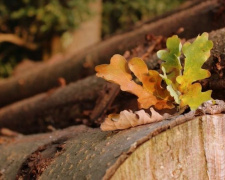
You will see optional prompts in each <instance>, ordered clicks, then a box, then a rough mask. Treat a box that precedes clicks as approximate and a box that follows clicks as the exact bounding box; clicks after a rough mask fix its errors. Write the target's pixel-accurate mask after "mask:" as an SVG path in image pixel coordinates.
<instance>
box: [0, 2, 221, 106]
mask: <svg viewBox="0 0 225 180" xmlns="http://www.w3.org/2000/svg"><path fill="white" fill-rule="evenodd" d="M217 7H218V3H217V1H216V0H213V1H206V2H202V3H200V4H197V5H195V6H193V7H190V8H187V9H184V10H182V11H180V12H178V13H174V14H172V15H170V16H168V17H164V18H163V19H159V20H157V21H155V22H152V23H150V24H144V25H143V26H141V27H139V28H138V29H136V30H133V31H131V32H128V33H125V34H120V35H116V36H114V37H112V38H110V39H108V40H105V41H103V42H102V43H99V44H97V45H95V46H93V47H90V48H89V49H85V50H84V51H81V52H80V53H79V54H75V55H70V57H67V58H65V59H62V60H60V61H57V62H55V63H49V64H43V65H42V66H40V67H37V68H36V69H32V71H27V72H26V73H23V74H21V75H20V76H17V77H13V78H9V79H7V80H4V81H1V82H0V99H1V101H0V107H2V106H4V105H6V104H10V103H12V102H15V101H18V100H21V99H23V98H26V97H30V96H33V95H35V94H38V93H41V92H44V91H46V90H48V89H50V88H52V87H56V86H57V80H58V78H60V77H62V78H64V79H65V80H66V82H71V81H75V80H77V79H80V78H81V77H84V76H87V75H90V74H93V73H94V68H93V67H94V66H95V65H97V64H101V63H104V62H108V61H109V59H110V57H111V56H112V55H113V54H115V53H122V54H123V53H124V51H125V50H127V49H131V48H133V47H135V46H136V45H137V44H138V43H143V42H144V41H145V38H144V37H145V35H146V34H148V33H151V34H156V35H164V36H170V35H171V34H173V33H174V32H176V31H177V30H178V29H179V28H180V27H183V28H184V32H182V34H181V36H182V37H185V38H190V37H194V36H196V35H197V34H198V33H201V32H203V31H210V30H212V29H215V28H218V27H222V26H224V22H222V21H220V18H217V19H215V20H214V19H213V18H212V17H213V16H214V15H213V14H214V13H213V11H215V10H216V8H217ZM199 22H201V23H199ZM213 24H214V25H213ZM215 24H216V25H215Z"/></svg>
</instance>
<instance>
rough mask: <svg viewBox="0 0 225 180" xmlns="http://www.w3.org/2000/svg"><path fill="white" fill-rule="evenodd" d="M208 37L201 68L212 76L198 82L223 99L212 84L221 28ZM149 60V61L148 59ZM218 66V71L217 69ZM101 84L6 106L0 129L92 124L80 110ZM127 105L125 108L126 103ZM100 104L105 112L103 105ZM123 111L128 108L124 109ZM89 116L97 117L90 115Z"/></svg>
mask: <svg viewBox="0 0 225 180" xmlns="http://www.w3.org/2000/svg"><path fill="white" fill-rule="evenodd" d="M209 38H210V39H211V40H213V42H214V47H213V50H212V51H211V56H210V58H209V59H208V61H207V62H206V63H205V66H204V68H206V69H209V70H210V71H211V73H212V76H211V77H210V78H209V79H208V80H204V81H202V82H201V83H202V84H203V87H204V89H207V90H208V89H212V90H213V98H216V99H225V94H224V91H225V86H222V85H221V86H218V85H217V86H215V85H214V83H215V82H219V81H224V79H225V66H223V64H225V57H224V56H222V55H223V54H225V49H224V47H225V28H223V29H220V30H217V31H213V32H211V33H210V37H209ZM219 60H220V63H219V62H218V61H219ZM149 61H151V60H150V59H149ZM156 62H157V60H156ZM218 63H219V64H220V66H221V68H218ZM152 64H154V63H152ZM155 65H157V63H155ZM104 84H105V82H104V80H102V79H100V78H96V77H95V76H90V77H88V78H85V79H83V80H80V81H78V82H76V83H71V84H69V85H68V86H65V87H60V88H58V89H56V90H53V91H50V92H47V93H43V94H40V95H37V96H35V97H32V98H29V99H25V100H23V101H20V102H17V103H14V104H12V105H9V106H6V107H4V108H2V109H0V128H1V127H5V128H9V129H11V130H14V131H18V132H21V133H25V134H29V133H36V132H46V131H48V126H49V125H51V126H53V127H55V128H64V127H68V126H69V125H73V124H77V123H82V121H80V119H84V120H85V121H87V122H88V123H86V124H89V125H92V124H93V118H90V114H86V115H84V114H85V113H84V111H86V112H87V111H91V110H93V109H94V107H95V102H96V100H97V98H98V96H99V92H100V91H101V90H102V89H103V86H104ZM105 103H108V102H105ZM127 104H128V106H129V103H127ZM100 105H101V106H103V108H105V109H107V108H106V107H105V105H106V104H100ZM126 108H127V109H128V107H126ZM97 113H99V112H97ZM100 113H101V112H100ZM91 116H95V117H94V118H98V117H96V116H97V115H94V114H92V115H91ZM98 123H99V122H98Z"/></svg>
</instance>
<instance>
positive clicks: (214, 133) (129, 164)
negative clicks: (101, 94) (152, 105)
mask: <svg viewBox="0 0 225 180" xmlns="http://www.w3.org/2000/svg"><path fill="white" fill-rule="evenodd" d="M224 110H225V109H224ZM192 118H193V116H192V115H191V114H187V115H185V116H179V117H177V118H174V119H171V120H165V121H162V122H159V123H155V124H150V125H145V126H139V127H136V128H131V129H128V130H124V131H120V132H101V131H100V130H99V129H90V128H87V127H84V126H78V127H70V128H68V129H65V130H62V131H56V132H54V133H50V134H39V135H33V136H21V137H18V138H15V139H12V140H11V141H10V142H7V143H5V144H2V145H0V150H1V155H0V177H1V179H15V178H16V177H17V178H18V179H19V178H20V177H28V178H32V177H35V178H36V177H39V179H93V180H94V179H102V178H103V179H110V178H112V179H150V178H152V179H174V178H178V179H179V178H181V179H185V178H187V179H199V177H202V178H200V179H223V178H224V169H223V168H222V167H223V166H224V159H225V155H224V153H223V147H224V146H225V144H224V141H223V137H224V135H225V134H224V132H225V123H224V122H225V115H224V114H217V115H204V116H200V117H196V118H194V119H192ZM189 120H191V121H189ZM187 121H188V122H187ZM43 162H44V163H43ZM193 170H195V171H193Z"/></svg>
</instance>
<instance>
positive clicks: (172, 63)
mask: <svg viewBox="0 0 225 180" xmlns="http://www.w3.org/2000/svg"><path fill="white" fill-rule="evenodd" d="M166 46H167V48H168V50H160V51H158V52H157V56H158V57H159V58H160V59H162V60H164V61H165V62H163V63H162V66H163V67H164V68H165V70H166V73H167V74H168V78H169V79H170V80H171V81H172V82H173V83H175V82H176V77H177V76H179V75H180V74H181V69H182V66H181V64H180V58H179V56H180V54H181V47H182V45H181V42H180V39H179V38H178V36H176V35H174V36H172V37H170V38H168V39H167V41H166Z"/></svg>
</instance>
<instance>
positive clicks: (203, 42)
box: [96, 33, 213, 110]
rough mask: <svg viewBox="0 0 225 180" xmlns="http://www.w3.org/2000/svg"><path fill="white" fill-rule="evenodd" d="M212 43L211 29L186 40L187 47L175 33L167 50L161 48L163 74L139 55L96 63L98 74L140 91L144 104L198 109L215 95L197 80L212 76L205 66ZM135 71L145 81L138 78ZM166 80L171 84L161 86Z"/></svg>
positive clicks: (144, 105) (125, 89) (145, 106)
mask: <svg viewBox="0 0 225 180" xmlns="http://www.w3.org/2000/svg"><path fill="white" fill-rule="evenodd" d="M212 47H213V43H212V41H210V40H208V34H207V33H203V34H202V35H201V36H198V37H197V38H196V40H195V41H194V42H193V43H190V42H186V43H185V44H184V45H183V47H182V44H181V41H180V39H179V38H178V37H177V36H176V35H175V36H172V37H170V38H168V40H167V50H160V51H158V52H157V55H158V57H159V58H160V59H162V60H163V61H164V62H163V63H162V64H161V70H162V72H163V74H159V73H158V72H157V71H154V70H148V68H147V65H146V64H145V62H144V61H143V60H142V59H140V58H137V57H135V58H132V59H131V60H130V61H128V62H127V61H126V59H125V58H124V57H123V56H121V55H114V56H113V57H112V58H111V61H110V64H109V65H108V64H103V65H99V66H96V71H97V74H96V75H97V76H98V77H102V78H104V79H106V80H108V81H111V82H114V83H116V84H119V85H120V88H121V90H123V91H127V92H130V93H132V94H134V95H136V96H137V97H138V103H139V107H140V108H144V109H148V108H149V107H151V106H154V107H155V108H156V109H164V108H169V109H171V108H173V107H174V105H176V104H177V105H179V106H180V107H181V108H182V107H184V106H189V107H190V108H191V109H192V110H194V109H197V108H198V107H199V106H200V105H201V104H202V103H203V102H205V101H207V100H210V99H211V93H212V91H211V90H208V91H206V92H202V91H201V90H202V87H201V84H200V83H197V82H196V81H198V80H202V79H205V78H208V77H209V76H210V72H209V71H208V70H205V69H202V68H201V67H202V65H203V64H204V62H205V61H206V60H207V59H208V58H209V56H210V50H211V49H212ZM182 54H183V55H184V56H185V61H184V67H182V65H181V62H180V56H181V55H182ZM132 74H134V75H135V76H136V78H137V80H138V81H139V82H140V83H141V84H139V83H136V82H135V80H134V79H133V77H132ZM162 80H164V81H165V83H166V85H167V87H166V89H164V88H163V87H162V86H161V82H162Z"/></svg>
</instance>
